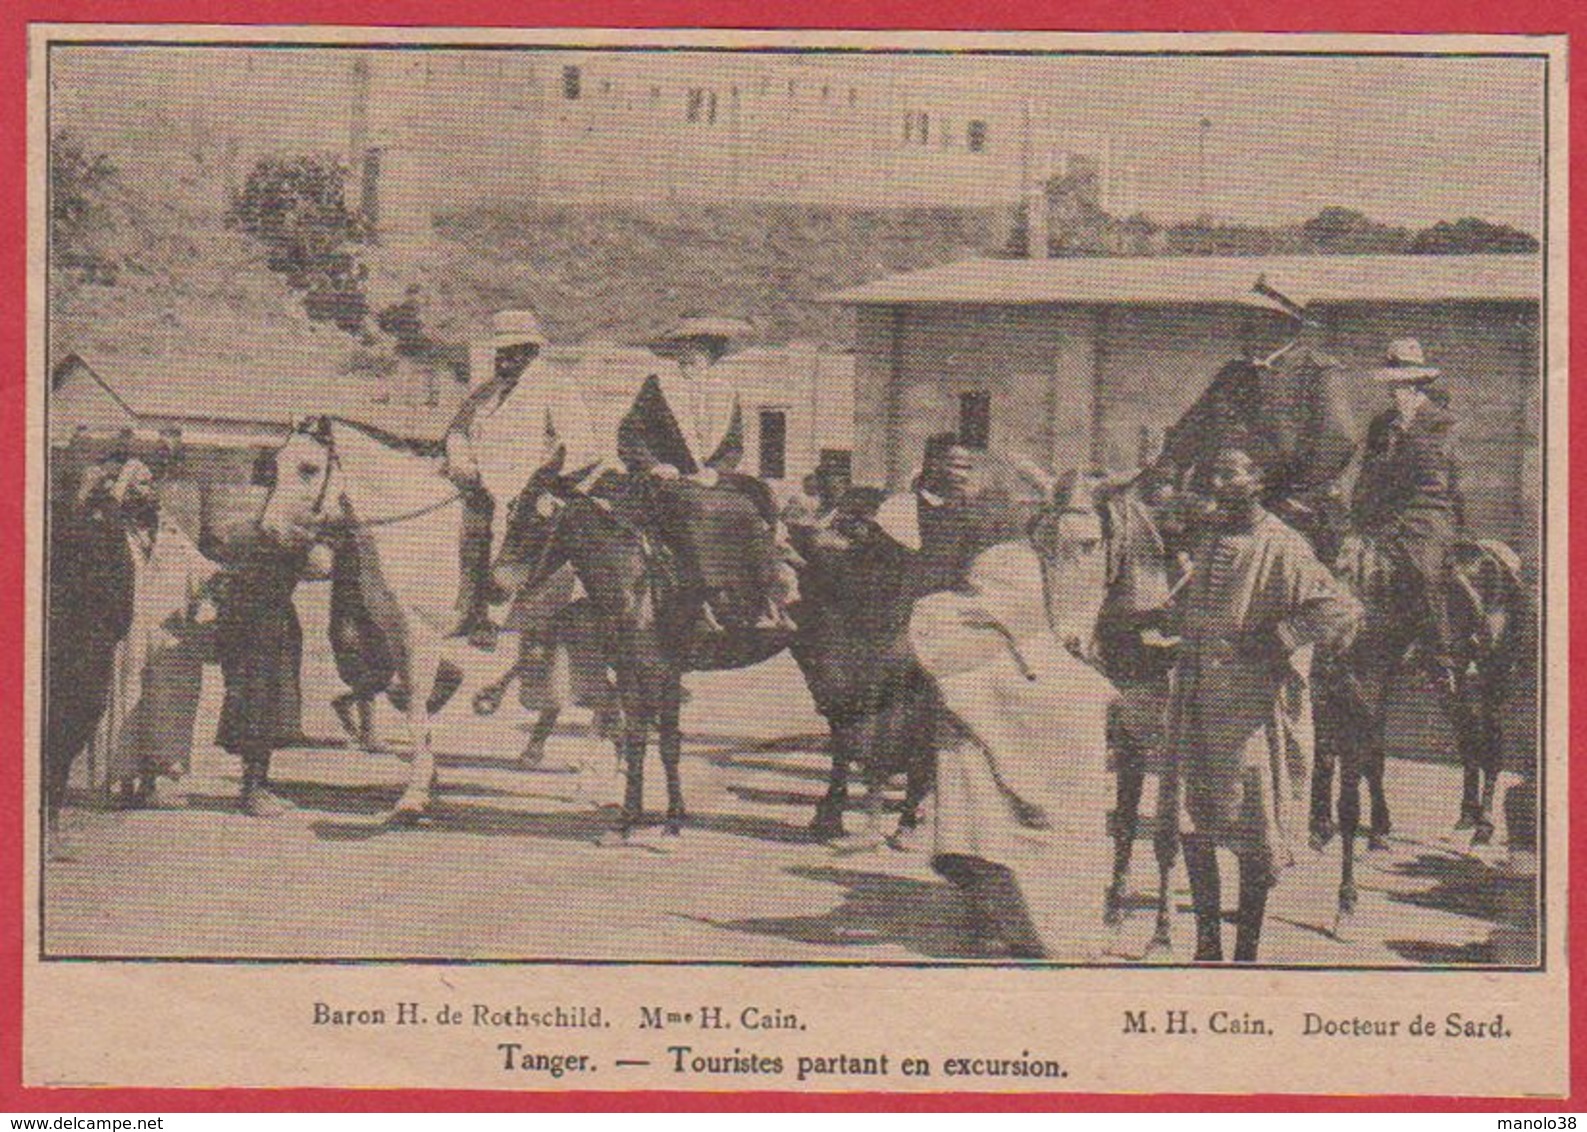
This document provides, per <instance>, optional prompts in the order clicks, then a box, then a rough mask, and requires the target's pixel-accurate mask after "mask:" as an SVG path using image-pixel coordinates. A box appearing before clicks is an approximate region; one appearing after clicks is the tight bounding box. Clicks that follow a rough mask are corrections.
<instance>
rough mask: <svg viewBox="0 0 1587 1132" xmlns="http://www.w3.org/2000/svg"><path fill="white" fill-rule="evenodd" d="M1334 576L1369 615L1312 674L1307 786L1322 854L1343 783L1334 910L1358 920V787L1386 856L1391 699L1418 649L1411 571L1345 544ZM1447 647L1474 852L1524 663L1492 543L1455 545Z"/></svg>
mask: <svg viewBox="0 0 1587 1132" xmlns="http://www.w3.org/2000/svg"><path fill="white" fill-rule="evenodd" d="M1333 565H1334V570H1335V573H1336V574H1337V575H1338V576H1339V577H1340V578H1341V579H1342V580H1343V581H1345V582H1346V583H1348V584H1349V585H1350V586H1351V588H1352V589H1353V590H1354V591H1355V593H1356V595H1357V597H1359V598H1360V599H1361V602H1362V604H1363V605H1364V606H1365V609H1366V616H1365V618H1364V619H1363V623H1362V628H1361V630H1360V631H1359V632H1358V633H1357V634H1356V636H1355V638H1354V639H1353V640H1351V641H1348V642H1346V643H1345V644H1343V645H1342V646H1340V647H1337V648H1335V649H1332V650H1328V651H1326V652H1323V653H1320V654H1319V655H1318V657H1317V661H1316V667H1315V671H1314V681H1313V683H1314V701H1315V702H1314V712H1315V721H1316V731H1317V764H1316V768H1315V770H1314V773H1313V777H1312V796H1311V837H1312V844H1313V845H1314V846H1315V847H1318V848H1321V847H1322V846H1323V845H1324V844H1326V843H1327V842H1328V841H1329V840H1330V839H1331V838H1332V836H1333V833H1334V831H1335V826H1334V821H1333V817H1332V815H1331V814H1330V806H1331V803H1332V801H1333V798H1332V794H1333V779H1334V775H1335V771H1336V769H1337V772H1338V776H1339V780H1340V781H1339V795H1338V811H1337V812H1338V826H1337V829H1338V833H1339V835H1340V840H1341V852H1342V863H1341V867H1340V880H1339V910H1340V912H1341V913H1343V914H1348V913H1350V912H1353V911H1354V910H1355V906H1356V901H1357V891H1356V884H1355V839H1356V834H1357V832H1358V831H1359V829H1360V825H1361V783H1362V781H1363V780H1365V782H1366V784H1367V789H1368V794H1369V798H1370V806H1371V810H1370V815H1369V825H1368V826H1367V839H1368V840H1367V844H1368V847H1369V848H1371V849H1383V848H1387V845H1388V835H1389V832H1390V829H1391V818H1390V814H1389V807H1388V799H1387V797H1386V795H1385V792H1384V788H1383V772H1384V762H1385V760H1384V755H1385V740H1386V733H1385V727H1386V723H1387V706H1388V704H1387V699H1388V694H1389V692H1390V690H1391V689H1392V688H1394V687H1395V686H1397V685H1399V684H1401V683H1403V681H1404V679H1405V677H1407V676H1409V675H1411V674H1412V670H1413V669H1414V667H1415V661H1416V657H1417V654H1418V651H1419V649H1420V645H1419V644H1418V641H1417V626H1416V625H1415V624H1414V622H1413V621H1412V619H1411V618H1408V617H1407V616H1406V615H1405V611H1406V610H1408V609H1412V608H1415V605H1414V599H1413V596H1412V595H1410V594H1408V593H1407V592H1406V588H1407V587H1408V586H1409V585H1410V584H1411V582H1410V580H1409V579H1408V577H1407V574H1406V571H1404V570H1402V569H1399V568H1397V564H1396V562H1395V560H1394V559H1393V558H1392V557H1391V556H1390V555H1389V554H1388V553H1386V552H1385V551H1384V550H1383V548H1381V547H1380V546H1379V545H1378V543H1377V542H1376V541H1375V540H1373V539H1371V538H1368V537H1363V536H1359V535H1351V536H1347V537H1345V538H1344V539H1343V540H1342V542H1341V546H1340V549H1339V552H1338V554H1337V555H1336V556H1335V557H1334V562H1333ZM1444 585H1445V587H1446V595H1447V601H1448V608H1449V617H1450V622H1451V627H1452V630H1453V637H1454V660H1455V677H1454V684H1453V687H1448V688H1439V689H1438V690H1437V695H1438V700H1439V703H1440V706H1441V707H1442V709H1443V711H1444V713H1445V715H1446V717H1447V719H1448V720H1449V723H1450V726H1451V729H1452V731H1453V732H1454V738H1455V744H1456V747H1457V749H1458V750H1459V753H1460V760H1461V766H1462V772H1463V786H1462V797H1461V806H1460V816H1459V819H1458V820H1457V822H1456V828H1457V829H1471V830H1473V835H1472V841H1473V843H1474V844H1478V845H1483V844H1487V843H1488V842H1489V841H1491V840H1492V838H1493V832H1494V829H1493V821H1492V817H1491V814H1492V806H1493V792H1494V786H1495V785H1496V783H1497V781H1498V776H1499V771H1500V769H1501V765H1502V761H1503V753H1504V737H1503V734H1502V729H1501V725H1500V719H1501V715H1502V711H1503V707H1504V702H1505V698H1506V695H1507V693H1508V688H1509V684H1510V678H1511V674H1512V671H1513V669H1514V667H1515V664H1516V661H1517V659H1518V658H1519V656H1520V648H1519V642H1520V641H1521V640H1522V638H1523V636H1524V627H1525V624H1526V621H1527V616H1528V606H1529V602H1528V600H1527V593H1526V588H1525V585H1524V583H1523V581H1522V578H1521V573H1520V568H1519V563H1518V560H1517V559H1516V557H1515V554H1514V552H1513V551H1511V550H1510V549H1509V548H1508V547H1506V546H1504V545H1503V544H1502V543H1498V542H1493V541H1480V542H1460V543H1457V544H1456V546H1455V547H1454V548H1452V550H1451V553H1450V556H1449V560H1448V562H1447V564H1446V569H1445V582H1444Z"/></svg>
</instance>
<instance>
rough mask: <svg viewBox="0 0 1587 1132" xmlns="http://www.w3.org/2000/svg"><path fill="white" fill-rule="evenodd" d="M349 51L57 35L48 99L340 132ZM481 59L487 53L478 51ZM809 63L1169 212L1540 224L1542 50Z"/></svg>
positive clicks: (273, 128)
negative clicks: (1106, 153) (983, 114)
mask: <svg viewBox="0 0 1587 1132" xmlns="http://www.w3.org/2000/svg"><path fill="white" fill-rule="evenodd" d="M541 57H542V58H544V57H547V56H545V55H544V54H542V56H541ZM569 57H571V56H569ZM581 57H582V58H584V59H586V60H588V59H591V58H594V57H596V56H595V53H592V52H585V53H582V55H581ZM550 58H551V60H552V61H553V63H554V61H555V58H556V56H555V55H552V56H550ZM347 59H348V55H347V53H345V52H338V51H333V50H329V49H302V50H293V51H269V50H257V49H255V50H245V51H239V50H226V51H218V50H212V49H199V48H138V49H135V50H129V49H126V48H106V47H96V48H57V49H56V55H55V56H54V57H53V58H52V64H51V76H52V90H53V99H54V102H53V105H54V107H55V109H56V114H57V122H58V124H63V125H67V126H69V127H73V126H84V127H89V130H90V132H91V133H95V132H97V133H98V134H100V135H102V136H103V135H109V136H114V137H119V138H122V139H135V138H147V137H149V136H151V135H155V134H158V133H159V132H160V131H161V130H168V129H171V128H173V126H172V123H178V124H180V123H191V122H193V121H196V120H199V119H204V120H205V121H206V123H207V125H206V128H210V129H217V130H225V129H234V130H241V131H250V130H251V131H254V132H257V131H259V130H261V129H264V130H268V131H269V132H271V133H273V134H275V135H277V136H281V137H289V138H290V137H301V138H302V139H305V141H306V142H315V143H317V144H323V143H324V142H325V139H326V138H328V137H331V136H334V135H335V133H336V131H337V130H338V129H345V127H343V126H341V125H340V122H341V121H342V118H343V115H341V114H340V113H339V112H338V111H337V110H336V109H335V108H334V106H333V103H334V99H335V97H336V95H337V91H338V89H339V88H338V83H337V82H335V81H332V77H333V76H335V75H337V74H340V73H341V69H344V68H345V67H346V66H347V62H346V61H347ZM743 62H745V61H744V60H743V59H742V57H740V58H738V59H728V58H724V57H722V56H720V55H714V56H712V55H700V56H682V57H680V56H676V55H674V56H672V57H671V58H670V59H668V60H667V64H666V65H667V69H668V70H669V72H670V73H671V74H672V75H674V76H676V75H679V74H685V75H686V74H687V73H688V72H689V71H691V70H696V71H698V73H699V74H700V75H701V76H702V77H703V78H704V79H710V78H712V77H715V76H720V75H722V74H725V73H727V72H730V71H736V70H737V69H738V67H739V65H740V64H741V63H743ZM475 64H477V65H479V66H486V65H489V64H488V62H487V59H486V57H485V56H484V55H480V54H474V55H471V56H470V60H469V64H468V65H475ZM821 67H822V69H823V70H824V71H828V72H834V73H837V74H839V75H840V76H841V75H842V73H843V72H845V71H847V72H849V73H852V74H854V75H856V76H866V77H869V78H871V79H872V80H874V79H875V78H876V77H877V75H878V73H880V72H888V73H891V74H893V75H896V76H898V78H899V79H900V81H902V82H905V83H906V84H909V85H912V86H914V85H921V84H923V85H925V86H928V87H933V88H940V89H941V90H944V91H955V90H960V91H966V92H975V95H976V96H977V97H984V98H988V99H992V100H995V101H997V102H998V103H1000V104H1002V105H1004V106H1009V105H1029V106H1031V107H1032V108H1033V113H1034V114H1036V115H1037V116H1039V117H1042V118H1044V119H1046V120H1047V121H1049V122H1051V123H1053V124H1054V126H1055V127H1056V128H1058V129H1060V130H1061V131H1065V132H1069V133H1072V134H1073V135H1074V136H1076V137H1107V138H1110V139H1111V142H1112V146H1113V153H1114V158H1115V160H1116V161H1118V162H1120V163H1122V164H1127V165H1129V166H1130V167H1131V168H1132V170H1133V175H1134V181H1135V196H1136V198H1137V199H1138V203H1139V206H1140V208H1141V209H1142V210H1143V211H1145V212H1147V213H1148V214H1149V215H1151V216H1153V217H1154V218H1156V219H1159V220H1163V221H1173V220H1177V219H1184V218H1188V217H1190V216H1194V215H1196V214H1198V213H1200V212H1203V211H1209V212H1211V213H1213V214H1214V215H1215V216H1218V217H1219V218H1222V219H1227V220H1233V221H1242V222H1250V223H1280V222H1293V221H1296V220H1299V219H1303V218H1304V217H1306V216H1309V215H1312V214H1314V213H1315V212H1316V211H1317V210H1318V209H1320V208H1322V207H1325V206H1328V205H1343V206H1345V207H1350V208H1357V209H1360V210H1361V211H1363V212H1366V213H1368V214H1369V215H1371V216H1373V217H1374V218H1376V219H1379V220H1382V221H1385V222H1388V223H1394V224H1401V225H1405V226H1412V227H1416V226H1423V225H1426V224H1429V223H1432V222H1434V221H1437V220H1443V219H1453V218H1457V217H1461V216H1479V217H1482V218H1485V219H1489V220H1493V221H1497V222H1502V223H1507V224H1511V225H1514V226H1516V227H1519V228H1522V229H1524V230H1526V231H1529V232H1533V233H1539V232H1541V228H1542V212H1541V197H1542V169H1543V160H1544V150H1543V145H1544V140H1543V139H1544V129H1543V123H1544V105H1543V91H1544V70H1543V67H1544V64H1543V62H1542V61H1541V60H1539V59H1525V58H1486V59H1473V58H1454V57H1444V58H1384V57H1351V58H1340V57H1302V58H1296V57H1272V56H1268V57H1248V56H1239V57H1231V56H1224V57H1213V58H1209V57H1201V56H1176V57H1160V56H1117V55H1115V56H1105V57H1096V56H1075V55H1069V56H1058V55H1043V56H962V55H955V56H945V55H935V56H926V57H920V56H899V55H828V56H825V57H824V58H823V59H822V60H821ZM840 81H841V79H840ZM1204 119H1205V120H1206V121H1208V122H1210V123H1211V125H1210V126H1209V127H1207V128H1206V129H1205V131H1204V133H1205V137H1204V139H1203V138H1201V137H1200V136H1199V135H1201V134H1202V133H1203V131H1202V130H1201V129H1199V128H1198V124H1199V123H1200V122H1201V121H1202V120H1204ZM1203 140H1204V142H1205V186H1204V187H1203V184H1202V177H1201V174H1200V172H1199V170H1200V168H1201V165H1200V161H1201V157H1200V154H1199V152H1198V149H1199V146H1200V144H1201V142H1202V141H1203ZM126 144H127V145H128V146H132V145H134V144H135V143H134V142H131V141H126Z"/></svg>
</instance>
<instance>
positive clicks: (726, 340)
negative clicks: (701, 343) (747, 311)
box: [651, 314, 755, 349]
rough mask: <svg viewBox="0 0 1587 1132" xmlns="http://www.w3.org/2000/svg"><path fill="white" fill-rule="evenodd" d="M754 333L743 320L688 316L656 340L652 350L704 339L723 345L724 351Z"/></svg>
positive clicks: (696, 315)
mask: <svg viewBox="0 0 1587 1132" xmlns="http://www.w3.org/2000/svg"><path fill="white" fill-rule="evenodd" d="M754 333H755V328H754V327H752V326H750V324H749V323H747V322H745V321H744V320H743V319H738V318H723V317H721V316H715V315H703V314H686V315H684V316H683V317H682V318H680V319H678V321H677V322H675V323H673V325H672V326H670V327H668V328H667V330H666V332H665V333H663V334H661V335H660V336H659V337H658V338H656V339H655V341H653V342H652V343H651V348H652V349H656V348H660V349H667V348H676V347H677V346H679V345H681V344H683V343H685V342H694V341H698V340H700V339H702V338H703V339H711V340H715V341H717V342H719V343H721V345H722V348H723V349H727V348H728V347H730V346H732V345H734V344H735V343H738V342H742V341H743V340H744V339H746V338H748V337H750V336H751V335H752V334H754Z"/></svg>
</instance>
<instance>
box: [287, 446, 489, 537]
mask: <svg viewBox="0 0 1587 1132" xmlns="http://www.w3.org/2000/svg"><path fill="white" fill-rule="evenodd" d="M300 431H301V432H302V433H303V435H304V436H307V437H310V438H311V439H313V440H315V441H317V442H318V443H319V444H321V445H323V446H324V448H325V475H324V476H322V477H321V479H320V487H319V491H318V492H317V493H316V494H315V496H314V506H313V508H312V509H311V510H310V511H309V515H310V516H311V517H312V518H314V519H315V520H317V521H320V522H325V521H327V520H326V519H325V514H324V512H325V501H326V499H327V498H329V496H330V491H331V477H332V476H333V475H334V474H335V473H336V470H337V469H338V468H340V467H341V466H342V461H341V457H339V456H338V455H337V454H336V441H335V439H334V437H333V436H332V434H331V431H330V429H329V428H326V429H325V431H324V432H323V434H321V435H315V433H313V432H311V431H309V430H308V429H302V430H300ZM463 492H464V489H463V488H461V487H460V488H458V489H457V490H455V491H453V492H452V493H451V494H450V495H447V496H445V497H443V498H442V499H440V500H438V501H436V502H435V503H427V504H425V505H424V506H423V507H418V508H415V509H414V510H412V511H402V512H399V513H398V514H395V515H382V516H380V517H378V518H374V519H356V518H355V519H349V520H347V522H348V523H349V524H350V525H352V526H355V527H390V526H394V525H396V524H397V523H406V522H407V521H408V520H410V519H418V518H421V517H423V516H425V515H428V514H430V513H431V512H433V511H439V510H441V509H442V508H443V507H449V506H451V505H452V504H453V503H456V502H457V501H458V500H460V499H462V498H463Z"/></svg>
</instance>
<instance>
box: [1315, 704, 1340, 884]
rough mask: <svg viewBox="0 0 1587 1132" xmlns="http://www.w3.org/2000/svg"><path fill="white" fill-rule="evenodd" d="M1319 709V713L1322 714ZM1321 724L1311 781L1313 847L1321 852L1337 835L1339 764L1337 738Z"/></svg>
mask: <svg viewBox="0 0 1587 1132" xmlns="http://www.w3.org/2000/svg"><path fill="white" fill-rule="evenodd" d="M1321 710H1323V709H1321V708H1319V711H1318V713H1319V714H1320V713H1321ZM1326 728H1327V724H1326V723H1324V724H1322V725H1320V726H1319V727H1318V728H1317V730H1318V732H1319V734H1318V735H1317V739H1316V762H1315V765H1314V766H1313V767H1312V780H1311V822H1310V825H1311V831H1310V832H1311V847H1312V849H1313V850H1314V851H1319V852H1320V851H1321V850H1322V849H1323V848H1325V847H1326V846H1327V844H1328V842H1330V841H1332V840H1333V837H1334V832H1335V830H1334V816H1333V808H1334V771H1335V769H1336V768H1337V766H1338V763H1339V752H1338V744H1337V742H1336V739H1335V737H1334V736H1333V735H1332V734H1331V732H1329V731H1328V730H1326Z"/></svg>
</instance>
